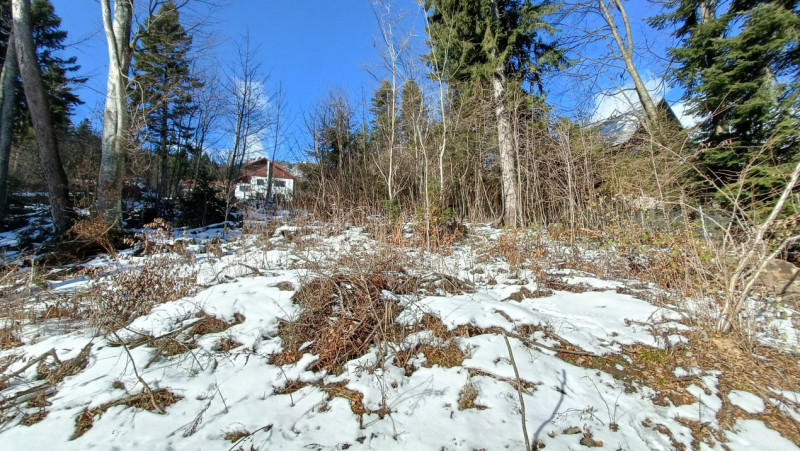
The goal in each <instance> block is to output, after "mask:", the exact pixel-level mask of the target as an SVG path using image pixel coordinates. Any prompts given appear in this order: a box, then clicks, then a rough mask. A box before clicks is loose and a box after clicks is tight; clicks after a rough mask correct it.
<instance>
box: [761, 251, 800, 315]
mask: <svg viewBox="0 0 800 451" xmlns="http://www.w3.org/2000/svg"><path fill="white" fill-rule="evenodd" d="M754 287H755V291H757V292H760V293H762V294H764V295H767V296H774V297H775V298H776V299H778V300H779V301H781V302H785V303H789V304H793V305H795V306H800V268H798V267H797V266H795V265H793V264H792V263H789V262H787V261H785V260H779V259H777V258H773V259H772V260H770V261H769V262H767V266H766V267H765V268H764V270H763V271H762V272H761V274H760V275H759V276H758V280H756V284H755V285H754Z"/></svg>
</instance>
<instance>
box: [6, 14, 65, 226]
mask: <svg viewBox="0 0 800 451" xmlns="http://www.w3.org/2000/svg"><path fill="white" fill-rule="evenodd" d="M11 8H12V11H11V14H12V17H13V22H14V38H15V39H14V46H15V47H16V51H17V66H18V68H19V72H20V75H21V76H22V85H23V87H24V90H25V100H26V101H27V102H28V109H29V111H30V115H31V122H33V128H34V132H35V133H36V144H37V146H38V147H39V160H40V162H41V165H42V172H44V178H45V181H46V182H47V189H48V191H49V194H50V210H51V211H50V214H51V215H52V217H53V225H54V226H55V229H56V233H58V234H62V233H64V232H66V231H67V230H69V228H70V226H71V225H72V208H71V205H70V200H69V186H68V183H67V175H66V173H65V172H64V166H63V165H62V164H61V157H60V156H59V154H58V146H57V144H56V134H55V128H54V126H53V117H52V115H51V114H50V106H49V104H48V102H47V94H46V93H45V90H44V84H43V83H42V74H41V73H39V63H38V60H37V58H36V47H35V46H34V44H33V34H32V33H31V5H30V0H12V2H11Z"/></svg>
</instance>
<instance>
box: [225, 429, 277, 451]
mask: <svg viewBox="0 0 800 451" xmlns="http://www.w3.org/2000/svg"><path fill="white" fill-rule="evenodd" d="M264 430H266V431H270V430H272V425H271V424H268V425H266V426H262V427H260V428H258V429H256V430H255V431H253V432H248V433H247V434H246V435H243V436H242V437H240V438H239V440H236V441H235V442H233V445H232V446H231V447H230V448H228V451H233V449H234V448H236V445H238V444H239V442H241V441H242V440H244V439H246V438H248V437H252V436H254V435H255V434H256V433H257V432H261V431H264Z"/></svg>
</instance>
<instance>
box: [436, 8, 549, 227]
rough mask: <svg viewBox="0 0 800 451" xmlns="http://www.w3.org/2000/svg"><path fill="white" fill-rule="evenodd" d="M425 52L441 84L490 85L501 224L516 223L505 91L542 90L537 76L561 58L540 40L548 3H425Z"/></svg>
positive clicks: (547, 28) (511, 153) (514, 179)
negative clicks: (427, 48) (527, 86)
mask: <svg viewBox="0 0 800 451" xmlns="http://www.w3.org/2000/svg"><path fill="white" fill-rule="evenodd" d="M425 9H426V10H427V11H428V13H429V17H428V23H429V27H428V35H429V37H430V42H429V45H430V47H431V51H430V53H428V54H427V55H425V57H424V58H425V59H426V61H427V62H428V63H429V64H430V65H431V66H432V67H433V68H434V70H435V71H436V72H437V73H439V74H442V76H443V78H444V79H445V81H447V82H449V83H456V84H457V83H458V82H466V81H484V82H488V83H490V84H491V87H492V97H493V98H492V101H493V104H494V110H495V115H496V121H497V138H498V148H499V154H500V168H501V173H502V181H503V211H504V213H503V221H504V223H505V224H506V225H508V226H511V227H514V226H516V225H517V220H518V219H519V218H520V213H519V211H518V205H519V199H518V195H517V186H516V180H517V176H516V169H515V168H516V165H515V162H514V154H515V152H514V148H513V145H514V144H513V139H512V136H511V121H510V117H509V112H508V111H507V110H506V102H507V96H506V93H507V91H508V88H509V86H520V85H522V84H524V83H529V84H530V86H531V91H533V90H534V89H538V91H539V93H541V91H542V75H543V74H544V72H545V70H546V69H547V68H549V67H554V66H557V65H558V64H559V63H560V61H561V60H562V56H561V54H560V52H559V51H558V49H557V47H556V46H555V45H554V44H552V43H550V42H547V41H546V40H545V36H544V35H545V34H548V33H552V32H553V31H554V30H553V28H552V27H551V26H550V25H549V24H548V23H547V22H545V20H544V19H543V17H544V16H545V15H547V14H550V13H553V12H555V10H556V7H554V6H553V5H551V4H550V3H549V2H548V1H542V2H536V3H534V2H531V1H525V0H490V1H485V0H427V1H426V3H425Z"/></svg>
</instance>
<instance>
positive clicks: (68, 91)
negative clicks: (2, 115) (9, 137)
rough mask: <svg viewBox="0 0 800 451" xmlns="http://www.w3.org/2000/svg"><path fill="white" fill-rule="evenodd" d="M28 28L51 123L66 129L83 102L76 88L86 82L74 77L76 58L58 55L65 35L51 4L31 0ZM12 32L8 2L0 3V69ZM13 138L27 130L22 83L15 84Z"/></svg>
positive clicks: (83, 79)
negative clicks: (31, 33) (14, 129)
mask: <svg viewBox="0 0 800 451" xmlns="http://www.w3.org/2000/svg"><path fill="white" fill-rule="evenodd" d="M31 28H32V30H31V31H32V32H33V42H34V45H35V46H36V56H37V59H38V61H39V68H40V71H41V74H42V81H43V82H44V86H45V92H46V93H47V98H48V102H49V105H50V109H51V111H52V114H53V121H54V122H55V124H56V126H57V127H59V128H61V129H66V128H67V127H68V126H69V124H70V119H69V116H70V114H71V113H72V110H73V109H74V108H75V106H76V105H82V104H83V102H82V101H81V100H80V98H78V96H77V95H76V94H75V86H77V85H80V84H82V83H84V82H86V78H85V77H78V76H74V75H71V74H74V73H75V72H77V71H78V70H80V68H81V66H79V65H78V64H77V57H74V56H72V57H67V58H64V57H63V56H62V55H61V53H62V52H63V50H64V49H65V48H66V45H65V44H64V41H65V40H66V39H67V32H66V31H64V30H62V29H61V18H60V17H59V16H58V15H56V13H55V9H54V8H53V4H52V3H50V0H33V1H32V2H31ZM10 30H11V8H10V2H0V65H2V64H5V55H6V51H7V49H8V37H9V32H10ZM15 89H16V95H15V98H16V99H17V101H18V107H17V108H16V118H15V125H16V127H15V128H16V132H15V135H17V136H19V133H20V132H21V131H22V130H23V129H26V128H28V127H29V126H30V121H29V119H27V108H28V107H27V104H26V103H25V95H24V94H23V91H22V80H20V79H19V78H18V79H17V81H16V88H15Z"/></svg>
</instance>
